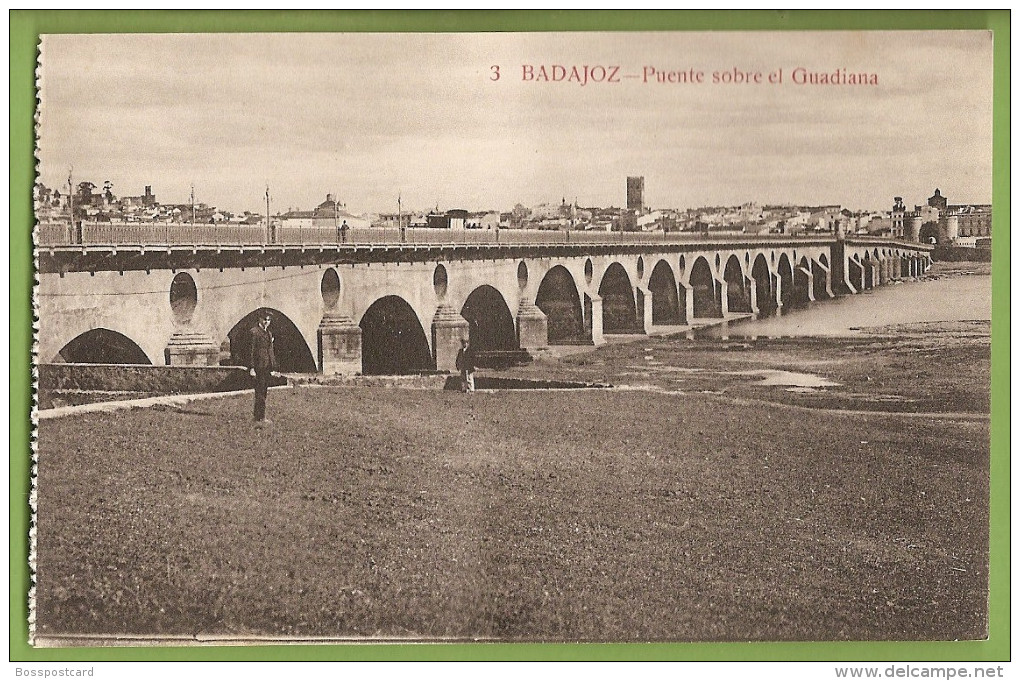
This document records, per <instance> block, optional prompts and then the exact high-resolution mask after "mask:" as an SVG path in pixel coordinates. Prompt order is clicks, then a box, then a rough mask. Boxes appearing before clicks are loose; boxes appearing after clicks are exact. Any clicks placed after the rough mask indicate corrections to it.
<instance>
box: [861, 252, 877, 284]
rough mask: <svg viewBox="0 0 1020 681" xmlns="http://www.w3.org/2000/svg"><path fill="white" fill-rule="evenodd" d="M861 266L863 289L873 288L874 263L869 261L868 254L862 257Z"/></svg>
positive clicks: (869, 255)
mask: <svg viewBox="0 0 1020 681" xmlns="http://www.w3.org/2000/svg"><path fill="white" fill-rule="evenodd" d="M862 266H863V267H864V288H866V289H873V288H875V262H874V261H873V260H872V259H871V254H870V253H866V254H865V255H864V261H863V263H862Z"/></svg>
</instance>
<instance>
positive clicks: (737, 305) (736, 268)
mask: <svg viewBox="0 0 1020 681" xmlns="http://www.w3.org/2000/svg"><path fill="white" fill-rule="evenodd" d="M723 279H724V280H725V281H726V308H727V309H728V310H729V311H731V312H750V311H751V290H750V288H749V287H748V286H747V281H746V279H745V278H744V269H743V268H742V267H741V266H740V258H738V257H737V256H736V255H731V256H730V257H729V258H728V259H727V260H726V267H725V269H724V270H723Z"/></svg>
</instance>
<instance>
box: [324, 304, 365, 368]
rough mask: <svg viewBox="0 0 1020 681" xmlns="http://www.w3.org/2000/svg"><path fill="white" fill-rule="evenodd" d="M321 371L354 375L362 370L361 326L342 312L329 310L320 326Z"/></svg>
mask: <svg viewBox="0 0 1020 681" xmlns="http://www.w3.org/2000/svg"><path fill="white" fill-rule="evenodd" d="M317 335H318V340H319V358H318V359H319V371H320V372H322V373H323V374H326V375H333V374H345V375H353V374H356V373H359V372H360V371H361V327H360V326H358V325H357V324H355V323H354V320H352V319H351V318H350V317H348V316H347V315H345V314H343V313H342V312H335V311H328V312H326V314H324V315H323V316H322V321H321V322H320V323H319V328H318V333H317Z"/></svg>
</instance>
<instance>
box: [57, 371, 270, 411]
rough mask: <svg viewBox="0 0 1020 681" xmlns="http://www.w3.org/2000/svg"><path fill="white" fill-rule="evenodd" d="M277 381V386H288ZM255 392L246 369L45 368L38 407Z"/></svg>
mask: <svg viewBox="0 0 1020 681" xmlns="http://www.w3.org/2000/svg"><path fill="white" fill-rule="evenodd" d="M284 384H286V379H282V378H280V379H274V381H273V383H272V385H284ZM251 387H252V378H251V376H249V375H248V371H247V369H245V368H244V367H170V366H153V365H149V364H40V365H39V408H40V409H49V408H52V407H60V406H67V405H76V404H91V403H93V402H108V401H111V400H127V399H136V398H142V397H155V396H157V395H180V394H191V393H211V392H228V391H231V390H244V389H246V388H251Z"/></svg>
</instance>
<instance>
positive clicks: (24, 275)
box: [10, 10, 1010, 662]
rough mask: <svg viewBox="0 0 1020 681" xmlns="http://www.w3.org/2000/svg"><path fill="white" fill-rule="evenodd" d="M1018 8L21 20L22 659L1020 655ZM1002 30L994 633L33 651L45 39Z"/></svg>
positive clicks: (14, 574)
mask: <svg viewBox="0 0 1020 681" xmlns="http://www.w3.org/2000/svg"><path fill="white" fill-rule="evenodd" d="M1009 19H1010V15H1009V10H975V11H901V10H897V11H869V12H860V11H820V10H810V11H795V12H787V11H730V12H713V11H690V12H687V11H684V12H680V11H640V12H639V11H547V12H533V11H494V12H483V11H472V12H453V11H417V12H394V11H347V12H327V11H302V12H270V11H238V12H227V11H28V10H16V11H11V12H10V50H11V52H10V66H11V73H10V88H11V91H10V102H11V110H10V136H11V139H10V144H11V165H10V200H11V204H10V205H11V215H10V258H11V259H10V276H11V280H10V295H11V300H10V304H11V309H10V318H11V329H10V343H11V358H10V369H11V374H10V385H11V393H10V397H11V419H10V426H11V429H10V433H11V440H10V450H11V459H10V522H11V526H10V560H11V565H10V580H11V583H10V606H11V622H10V659H11V660H12V661H33V662H47V661H87V660H96V661H116V660H132V661H139V660H152V661H155V660H162V661H175V660H295V661H296V660H762V661H771V660H815V661H817V660H872V661H895V660H900V661H915V660H933V661H942V660H946V661H948V660H960V661H989V660H992V661H1002V660H1009V659H1010V649H1009V638H1010V637H1009V633H1010V610H1009V602H1010V582H1009V547H1010V527H1009V520H1010V519H1009V503H1010V499H1009V473H1010V461H1009V338H1010V333H1009V311H1010V308H1009V264H1010V261H1009V255H1010V249H1009V215H1010V211H1009V208H1010V194H1009V187H1010V165H1009V162H1010V158H1009V149H1010V143H1009V136H1010V128H1009V122H1010V121H1009V109H1010V98H1009V89H1010V78H1009V76H1010V61H1009V43H1010V40H1009V38H1010V33H1009ZM926 29H929V30H930V29H940V30H941V29H946V30H948V29H986V30H991V31H993V32H994V68H995V78H994V95H995V96H994V111H993V140H994V156H993V168H994V170H993V175H994V177H993V188H992V203H993V205H994V206H995V210H994V214H993V220H994V222H993V230H994V234H995V241H994V244H995V252H994V254H993V266H992V282H993V283H992V286H993V291H992V310H993V315H992V319H993V323H992V462H991V476H992V486H991V508H990V512H991V552H990V564H991V575H990V591H991V594H990V596H991V597H990V600H989V605H990V618H989V631H990V638H989V639H988V640H987V641H966V642H879V643H860V642H826V643H690V644H687V643H676V644H659V643H656V644H570V643H565V644H541V643H533V644H532V643H528V644H436V645H417V644H393V645H374V644H358V645H324V646H280V645H270V646H261V647H250V648H243V647H190V648H169V647H139V648H60V649H54V648H51V649H44V650H37V649H33V648H31V647H29V646H28V644H27V643H26V640H27V636H28V628H27V623H26V622H27V599H26V594H27V593H28V587H29V573H28V570H27V567H26V564H27V560H26V556H27V551H28V543H27V537H28V528H29V519H30V514H29V508H28V503H27V501H28V492H29V485H28V481H29V468H30V456H29V452H30V450H29V434H30V424H29V419H28V415H29V406H30V401H31V386H30V376H31V372H30V366H31V359H30V349H31V304H30V295H31V285H32V251H31V243H30V242H31V238H30V237H31V224H32V223H31V219H32V218H31V215H32V205H31V187H32V183H33V181H34V161H33V127H32V126H33V113H34V104H35V92H34V70H35V57H36V44H37V40H38V36H39V34H41V33H120V32H157V33H174V32H192V33H194V32H213V31H216V32H245V31H295V32H297V31H307V32H310V31H323V32H329V31H352V32H353V31H393V32H398V31H399V32H414V31H427V32H442V31H451V32H454V31H593V30H601V31H607V30H611V31H653V30H654V31H661V30H677V31H682V30H926Z"/></svg>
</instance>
